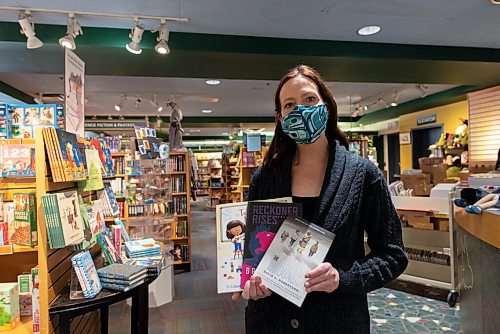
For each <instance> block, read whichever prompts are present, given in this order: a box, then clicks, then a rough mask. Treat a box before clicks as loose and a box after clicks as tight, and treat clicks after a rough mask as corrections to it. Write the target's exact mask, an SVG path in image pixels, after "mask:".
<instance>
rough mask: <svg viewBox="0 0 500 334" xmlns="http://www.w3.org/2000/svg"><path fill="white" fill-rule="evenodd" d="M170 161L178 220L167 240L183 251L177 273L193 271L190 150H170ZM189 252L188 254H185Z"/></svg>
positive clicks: (173, 195)
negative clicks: (190, 220) (190, 219)
mask: <svg viewBox="0 0 500 334" xmlns="http://www.w3.org/2000/svg"><path fill="white" fill-rule="evenodd" d="M169 156H170V163H171V165H172V169H171V172H170V173H169V174H170V177H171V178H172V203H173V206H174V209H175V216H174V217H176V219H177V221H176V222H175V223H174V224H173V225H172V229H171V233H170V236H169V237H168V238H166V240H168V241H172V242H173V243H174V250H175V248H176V247H177V246H180V247H181V248H182V251H183V260H182V261H174V271H175V273H179V272H186V271H191V264H192V256H191V250H192V247H191V224H190V222H189V217H190V214H191V208H190V197H191V187H190V180H191V175H190V174H191V166H190V157H189V153H188V152H183V151H179V152H176V151H170V152H169ZM185 252H187V255H186V254H185Z"/></svg>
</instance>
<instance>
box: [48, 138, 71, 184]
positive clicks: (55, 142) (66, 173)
mask: <svg viewBox="0 0 500 334" xmlns="http://www.w3.org/2000/svg"><path fill="white" fill-rule="evenodd" d="M47 133H48V135H49V137H50V138H51V140H50V142H49V143H50V144H51V145H52V150H53V154H54V159H55V161H54V163H55V165H56V169H57V171H58V173H59V176H60V181H59V182H64V181H73V175H72V173H71V171H70V170H68V169H66V166H65V163H64V160H63V155H62V152H61V146H60V144H59V139H58V138H57V133H56V129H54V128H47Z"/></svg>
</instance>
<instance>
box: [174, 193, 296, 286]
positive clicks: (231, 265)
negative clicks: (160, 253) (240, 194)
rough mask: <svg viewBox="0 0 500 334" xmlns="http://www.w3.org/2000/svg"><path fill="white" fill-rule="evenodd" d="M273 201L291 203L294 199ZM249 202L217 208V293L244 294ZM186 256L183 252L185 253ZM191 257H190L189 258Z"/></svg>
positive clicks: (275, 200)
mask: <svg viewBox="0 0 500 334" xmlns="http://www.w3.org/2000/svg"><path fill="white" fill-rule="evenodd" d="M270 201H274V202H282V203H291V202H292V198H291V197H287V198H277V199H272V200H270ZM247 204H248V203H247V202H239V203H229V204H220V205H216V207H215V218H216V232H217V240H216V243H217V293H228V292H238V291H241V288H240V283H241V272H242V266H243V247H244V244H245V231H246V218H247ZM181 254H182V255H183V256H185V254H183V252H181ZM187 256H188V254H187Z"/></svg>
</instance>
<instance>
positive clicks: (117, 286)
mask: <svg viewBox="0 0 500 334" xmlns="http://www.w3.org/2000/svg"><path fill="white" fill-rule="evenodd" d="M142 283H144V280H143V279H142V280H140V281H139V282H137V283H136V284H134V285H121V284H109V283H102V287H103V288H105V289H109V290H115V291H122V292H127V291H129V290H130V289H133V288H135V287H136V286H138V285H141V284H142Z"/></svg>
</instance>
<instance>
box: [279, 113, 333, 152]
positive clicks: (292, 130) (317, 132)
mask: <svg viewBox="0 0 500 334" xmlns="http://www.w3.org/2000/svg"><path fill="white" fill-rule="evenodd" d="M327 122H328V111H327V109H326V105H324V104H318V105H315V106H304V105H298V106H296V107H295V108H293V110H292V111H291V112H290V113H289V114H288V115H286V116H285V117H283V119H282V120H281V128H282V129H283V131H284V132H285V133H286V134H287V135H288V136H289V137H290V138H292V139H293V140H294V141H295V142H296V143H297V144H312V143H314V142H315V141H316V140H318V138H319V137H321V135H322V134H323V133H324V132H325V130H326V123H327Z"/></svg>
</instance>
